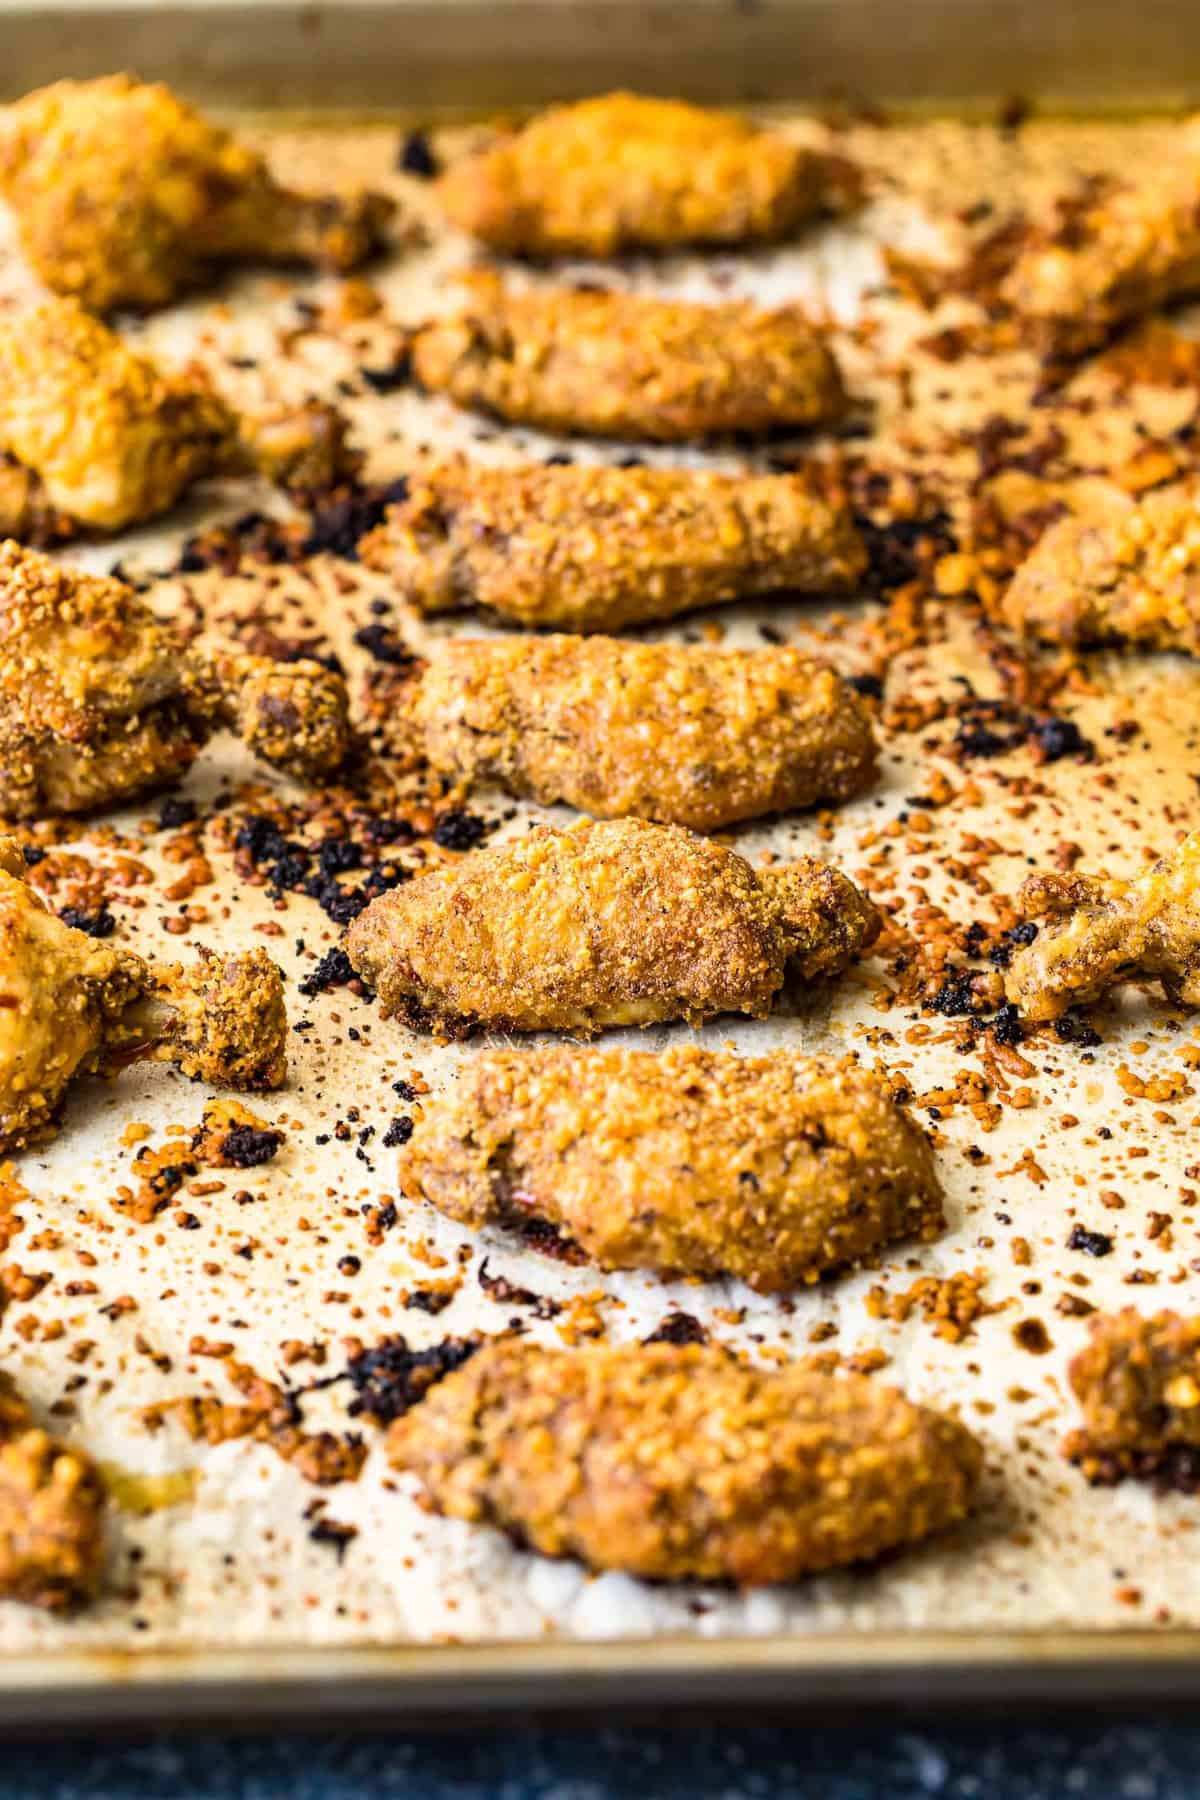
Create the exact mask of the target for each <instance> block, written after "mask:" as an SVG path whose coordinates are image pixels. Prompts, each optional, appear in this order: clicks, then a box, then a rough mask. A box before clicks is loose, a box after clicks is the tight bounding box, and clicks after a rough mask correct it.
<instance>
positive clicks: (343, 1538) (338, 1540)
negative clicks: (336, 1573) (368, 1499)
mask: <svg viewBox="0 0 1200 1800" xmlns="http://www.w3.org/2000/svg"><path fill="white" fill-rule="evenodd" d="M308 1535H309V1538H310V1540H311V1541H312V1542H313V1543H314V1544H328V1545H329V1546H330V1547H331V1548H332V1549H333V1550H334V1551H336V1553H337V1559H338V1562H339V1563H341V1562H344V1561H345V1558H346V1550H347V1548H348V1546H349V1545H350V1544H352V1543H353V1542H354V1540H355V1538H356V1537H357V1536H358V1526H357V1525H343V1524H341V1523H340V1522H339V1521H338V1520H337V1519H327V1518H325V1517H324V1516H323V1515H322V1517H321V1518H319V1519H317V1520H315V1521H314V1523H313V1524H312V1525H311V1526H310V1527H309V1531H308Z"/></svg>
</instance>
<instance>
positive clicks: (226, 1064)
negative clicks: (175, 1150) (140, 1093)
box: [150, 950, 287, 1092]
mask: <svg viewBox="0 0 1200 1800" xmlns="http://www.w3.org/2000/svg"><path fill="white" fill-rule="evenodd" d="M150 982H151V985H152V988H153V991H154V993H155V994H157V995H158V996H159V997H160V998H161V999H163V1000H165V1001H166V1002H167V1003H168V1004H169V1006H170V1007H171V1010H172V1013H173V1015H174V1016H173V1018H172V1021H171V1027H170V1032H169V1035H168V1037H167V1039H166V1040H165V1042H164V1043H163V1044H162V1045H161V1046H160V1047H159V1048H158V1050H157V1051H156V1054H157V1055H158V1056H160V1057H161V1058H162V1060H164V1061H166V1062H172V1063H175V1064H176V1065H177V1066H178V1067H179V1068H180V1069H182V1070H183V1072H184V1074H185V1075H188V1076H190V1077H191V1078H192V1080H193V1081H211V1082H215V1083H217V1084H218V1085H220V1086H222V1087H234V1088H243V1089H248V1090H250V1091H251V1092H263V1091H266V1090H269V1089H272V1088H278V1087H282V1086H283V1083H284V1082H285V1081H286V1079H287V1010H286V1008H285V1006H284V999H283V976H282V975H281V974H280V971H279V969H278V968H277V967H276V965H275V964H274V963H273V962H272V961H271V959H270V957H269V956H268V955H267V953H266V951H265V950H251V951H248V952H247V953H246V954H245V955H244V956H214V955H213V953H212V952H211V951H210V950H201V951H200V952H199V955H198V957H197V960H196V961H195V962H194V963H191V964H188V965H186V966H185V965H181V964H173V965H171V966H170V967H167V968H164V967H161V966H158V967H155V968H153V969H152V970H151V971H150Z"/></svg>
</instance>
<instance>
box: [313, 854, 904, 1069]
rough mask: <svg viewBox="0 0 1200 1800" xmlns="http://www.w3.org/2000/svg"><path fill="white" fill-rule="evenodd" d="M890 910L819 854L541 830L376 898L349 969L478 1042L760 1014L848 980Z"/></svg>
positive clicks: (386, 997) (352, 948)
mask: <svg viewBox="0 0 1200 1800" xmlns="http://www.w3.org/2000/svg"><path fill="white" fill-rule="evenodd" d="M879 930H880V920H879V915H878V914H877V912H876V911H875V908H874V907H873V906H872V905H871V903H870V901H869V900H867V899H866V898H865V896H864V895H863V894H861V893H860V892H859V891H858V889H857V888H856V887H855V886H854V884H853V882H852V881H849V880H848V879H847V877H846V876H845V875H843V874H841V873H840V872H839V871H838V870H837V869H834V868H831V867H830V866H829V865H828V864H827V863H823V862H819V861H817V860H816V859H815V858H814V857H802V858H801V859H800V860H799V861H797V862H794V863H788V864H786V865H784V866H781V867H779V868H771V869H761V870H758V871H757V872H756V871H755V870H754V869H752V868H751V867H750V865H749V863H747V862H746V861H744V860H743V858H742V857H740V856H738V855H737V854H736V853H735V852H734V851H732V850H726V849H723V848H721V846H720V845H718V844H715V843H712V842H711V841H710V840H709V839H707V838H701V837H694V836H693V835H692V833H691V832H688V831H683V830H681V829H679V828H678V827H677V826H673V825H651V824H648V823H646V822H645V821H644V820H641V819H621V820H617V821H615V822H601V823H599V824H597V823H594V822H593V821H591V820H590V819H589V820H583V821H581V822H580V823H579V824H578V825H576V826H575V827H574V828H573V829H572V830H570V831H551V830H547V829H545V828H538V829H535V830H533V831H530V832H528V833H526V834H524V835H522V836H521V837H516V838H511V839H509V840H508V841H507V842H505V843H502V844H500V845H497V846H495V847H493V848H491V849H487V850H482V851H480V852H478V853H477V854H476V855H474V856H471V857H468V858H467V859H466V860H465V861H464V862H462V863H459V864H457V865H455V866H453V867H447V868H442V869H435V870H430V871H428V872H427V873H425V874H423V875H420V876H418V877H417V878H416V879H415V880H413V881H410V882H407V883H406V884H405V885H404V886H403V887H400V888H394V889H392V890H391V891H390V892H389V893H387V894H382V895H380V897H379V898H378V899H377V900H373V901H372V902H371V904H370V906H368V907H367V909H366V911H365V912H363V913H360V915H359V917H358V918H357V919H355V921H354V923H353V924H352V925H351V927H350V930H349V932H348V934H347V938H346V949H347V953H348V955H349V958H350V961H351V962H352V963H353V965H354V967H355V968H356V969H357V970H358V973H359V974H360V975H362V976H363V977H364V978H365V979H366V980H367V981H369V982H370V984H371V985H372V987H374V988H375V989H376V990H377V991H378V993H379V996H380V999H381V1000H382V1001H383V1003H384V1005H385V1006H386V1007H387V1008H388V1009H389V1010H390V1011H391V1012H393V1013H396V1014H398V1015H399V1016H400V1017H402V1018H403V1019H404V1020H405V1021H406V1022H407V1023H408V1024H410V1025H412V1026H413V1027H415V1028H423V1029H430V1028H431V1027H433V1028H436V1029H438V1030H439V1031H442V1032H447V1033H455V1032H457V1033H459V1034H460V1035H465V1034H466V1033H468V1032H469V1031H471V1030H472V1029H473V1028H475V1027H478V1026H492V1027H496V1028H502V1029H505V1030H510V1031H540V1030H552V1031H578V1032H592V1031H598V1030H600V1029H602V1028H603V1027H604V1026H609V1025H652V1024H655V1023H657V1022H659V1021H661V1020H666V1019H679V1018H683V1019H687V1020H688V1021H689V1023H699V1022H700V1021H701V1020H703V1019H706V1018H710V1017H712V1016H713V1015H715V1014H717V1013H723V1012H745V1013H752V1014H754V1015H756V1016H762V1015H765V1014H766V1013H768V1012H769V1011H770V1009H771V1003H772V1001H773V1000H774V998H775V996H776V994H777V993H778V991H779V989H780V988H781V987H782V986H783V984H784V980H785V977H792V978H794V979H796V980H797V981H799V982H802V983H803V982H814V981H819V980H821V979H823V978H825V977H830V976H834V975H837V974H838V973H840V971H841V970H843V969H844V968H846V966H847V965H848V964H849V963H850V962H852V961H853V959H854V958H855V957H856V956H857V955H858V953H859V952H860V951H861V950H863V949H865V948H867V947H868V946H869V945H870V944H872V943H874V941H875V939H876V937H877V936H878V934H879Z"/></svg>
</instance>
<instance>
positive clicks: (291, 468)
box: [228, 400, 362, 496]
mask: <svg viewBox="0 0 1200 1800" xmlns="http://www.w3.org/2000/svg"><path fill="white" fill-rule="evenodd" d="M228 460H229V462H230V465H231V472H236V471H237V468H238V465H239V463H240V464H241V465H242V466H243V467H245V468H249V469H251V470H254V471H255V472H256V473H258V474H259V475H262V476H263V477H264V478H265V479H266V480H267V481H271V482H274V484H275V486H276V487H280V488H283V489H284V491H285V492H286V493H289V494H299V495H301V496H303V495H305V494H320V493H323V492H324V491H325V490H326V489H327V488H331V487H336V486H338V485H339V484H340V483H342V482H346V481H350V480H352V479H353V477H354V476H356V475H357V474H358V472H359V469H360V468H361V466H362V458H361V457H360V456H359V455H358V454H357V453H356V452H355V451H353V450H351V448H350V446H349V444H348V443H347V426H346V420H345V418H344V416H343V415H342V414H341V413H340V412H339V411H338V410H337V408H336V407H335V406H330V405H328V404H327V403H326V402H325V401H321V400H311V401H309V402H308V403H307V404H306V405H304V406H299V407H297V406H276V407H272V408H270V409H269V410H267V411H266V412H262V413H257V414H255V415H254V417H252V418H243V419H242V420H241V421H240V428H239V435H238V443H237V447H236V449H233V450H231V452H230V455H229V459H228Z"/></svg>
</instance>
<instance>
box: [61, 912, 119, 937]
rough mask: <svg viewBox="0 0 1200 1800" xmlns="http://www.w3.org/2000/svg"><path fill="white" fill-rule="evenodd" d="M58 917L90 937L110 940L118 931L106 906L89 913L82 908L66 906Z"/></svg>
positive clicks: (115, 922) (65, 923)
mask: <svg viewBox="0 0 1200 1800" xmlns="http://www.w3.org/2000/svg"><path fill="white" fill-rule="evenodd" d="M58 916H59V918H60V919H61V920H62V922H63V924H64V925H70V926H72V927H73V928H74V930H76V931H82V932H85V933H86V934H87V936H88V937H93V938H108V937H111V936H112V934H113V932H114V931H115V930H116V929H117V921H116V919H115V918H114V917H113V915H112V913H110V912H109V910H108V908H107V907H106V906H101V907H99V908H98V909H97V910H96V911H95V912H87V911H86V910H85V909H84V908H83V907H81V906H64V907H63V910H62V911H61V912H60V913H59V915H58Z"/></svg>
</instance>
